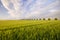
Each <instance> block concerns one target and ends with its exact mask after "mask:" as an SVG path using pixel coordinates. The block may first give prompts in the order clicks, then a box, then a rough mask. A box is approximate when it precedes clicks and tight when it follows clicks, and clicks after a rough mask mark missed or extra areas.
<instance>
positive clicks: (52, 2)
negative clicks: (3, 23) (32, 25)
mask: <svg viewBox="0 0 60 40" xmlns="http://www.w3.org/2000/svg"><path fill="white" fill-rule="evenodd" d="M55 17H56V18H59V19H60V0H0V19H27V18H55Z"/></svg>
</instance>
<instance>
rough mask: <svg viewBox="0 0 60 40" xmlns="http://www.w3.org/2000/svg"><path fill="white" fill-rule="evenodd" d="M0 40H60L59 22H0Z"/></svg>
mask: <svg viewBox="0 0 60 40" xmlns="http://www.w3.org/2000/svg"><path fill="white" fill-rule="evenodd" d="M0 40H60V20H0Z"/></svg>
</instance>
